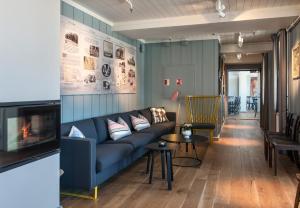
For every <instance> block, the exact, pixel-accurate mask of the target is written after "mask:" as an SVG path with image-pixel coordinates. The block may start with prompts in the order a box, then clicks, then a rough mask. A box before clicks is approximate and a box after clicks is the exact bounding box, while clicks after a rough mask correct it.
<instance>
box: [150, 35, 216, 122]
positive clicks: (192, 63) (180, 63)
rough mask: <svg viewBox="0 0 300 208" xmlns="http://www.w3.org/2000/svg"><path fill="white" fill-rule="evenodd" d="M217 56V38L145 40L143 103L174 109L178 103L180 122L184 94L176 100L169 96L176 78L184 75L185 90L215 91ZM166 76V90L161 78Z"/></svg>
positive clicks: (181, 120)
mask: <svg viewBox="0 0 300 208" xmlns="http://www.w3.org/2000/svg"><path fill="white" fill-rule="evenodd" d="M218 59H219V43H218V40H201V41H189V42H184V43H182V42H173V43H153V44H146V55H145V64H146V65H145V95H146V96H145V105H146V106H165V107H166V108H167V110H168V111H175V112H177V111H178V108H179V107H181V111H180V122H181V123H182V122H184V120H185V115H184V99H182V98H183V97H182V98H181V99H180V100H179V102H173V101H171V100H170V96H171V93H172V91H174V90H175V89H176V84H175V82H176V79H177V78H182V79H183V84H184V85H185V87H184V89H183V90H182V91H184V92H185V94H189V95H218V68H219V61H218ZM177 76H178V77H177ZM167 78H170V79H171V80H170V81H171V86H170V87H167V88H169V89H167V90H166V87H165V86H164V85H163V80H164V79H167ZM179 104H181V105H180V106H179Z"/></svg>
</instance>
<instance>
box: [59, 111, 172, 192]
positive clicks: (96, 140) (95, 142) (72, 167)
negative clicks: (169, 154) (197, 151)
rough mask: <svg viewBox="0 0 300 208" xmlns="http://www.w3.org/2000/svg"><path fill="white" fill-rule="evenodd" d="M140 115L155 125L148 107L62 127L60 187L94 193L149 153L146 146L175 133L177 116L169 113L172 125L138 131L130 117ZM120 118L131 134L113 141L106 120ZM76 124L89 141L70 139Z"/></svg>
mask: <svg viewBox="0 0 300 208" xmlns="http://www.w3.org/2000/svg"><path fill="white" fill-rule="evenodd" d="M138 114H142V115H143V116H145V117H146V118H147V119H148V120H149V121H150V123H151V122H152V117H151V112H150V110H149V108H146V109H143V110H134V111H130V112H126V113H118V114H113V115H108V116H102V117H95V118H91V119H85V120H80V121H75V122H70V123H64V124H62V125H61V168H62V169H63V171H64V174H63V175H62V177H61V187H62V188H71V189H85V190H91V189H93V188H95V187H96V186H98V185H100V184H101V183H103V182H105V181H106V180H107V179H109V178H110V177H112V176H113V175H115V174H116V173H118V172H120V171H121V170H122V169H124V168H126V167H128V166H129V165H130V164H132V163H133V162H134V161H136V160H137V159H139V158H140V157H142V156H143V155H144V154H145V153H146V152H147V150H146V149H145V148H144V146H145V145H146V144H148V143H151V142H155V141H157V140H158V139H159V138H160V137H161V136H162V135H164V134H169V133H172V132H174V130H175V126H176V124H175V121H176V113H173V112H168V113H167V117H168V119H169V122H165V123H160V124H152V125H151V127H150V128H147V129H144V130H142V131H139V132H136V131H134V129H133V126H132V124H131V119H130V115H133V116H138ZM118 117H122V118H123V119H124V121H126V123H127V124H128V126H129V127H130V128H131V130H132V135H130V136H127V137H125V138H122V139H120V140H118V141H113V140H111V139H110V136H109V132H108V129H107V119H111V120H113V121H117V119H118ZM73 125H74V126H76V127H77V128H78V129H79V130H80V131H82V133H83V134H84V135H85V136H86V137H87V138H85V139H80V138H70V137H68V134H69V132H70V130H71V128H72V126H73Z"/></svg>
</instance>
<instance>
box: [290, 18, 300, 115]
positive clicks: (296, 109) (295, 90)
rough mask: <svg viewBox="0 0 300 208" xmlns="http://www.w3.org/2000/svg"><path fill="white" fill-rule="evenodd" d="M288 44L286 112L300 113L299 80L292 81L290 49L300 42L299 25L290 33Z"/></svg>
mask: <svg viewBox="0 0 300 208" xmlns="http://www.w3.org/2000/svg"><path fill="white" fill-rule="evenodd" d="M289 41H290V42H289V44H288V83H289V93H288V111H290V112H293V113H300V105H299V103H300V79H297V80H293V79H292V63H291V62H292V49H293V48H294V47H295V45H296V44H297V43H298V42H300V23H298V25H297V26H296V27H295V28H294V29H293V30H292V31H291V32H290V34H289Z"/></svg>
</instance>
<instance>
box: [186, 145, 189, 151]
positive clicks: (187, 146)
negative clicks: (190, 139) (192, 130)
mask: <svg viewBox="0 0 300 208" xmlns="http://www.w3.org/2000/svg"><path fill="white" fill-rule="evenodd" d="M185 151H186V152H189V144H188V143H186V144H185Z"/></svg>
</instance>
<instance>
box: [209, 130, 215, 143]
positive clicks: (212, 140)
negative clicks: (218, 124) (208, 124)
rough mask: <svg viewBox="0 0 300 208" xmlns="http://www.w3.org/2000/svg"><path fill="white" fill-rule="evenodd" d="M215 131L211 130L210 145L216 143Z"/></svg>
mask: <svg viewBox="0 0 300 208" xmlns="http://www.w3.org/2000/svg"><path fill="white" fill-rule="evenodd" d="M213 137H214V130H209V141H210V144H213V143H214V138H213Z"/></svg>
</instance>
